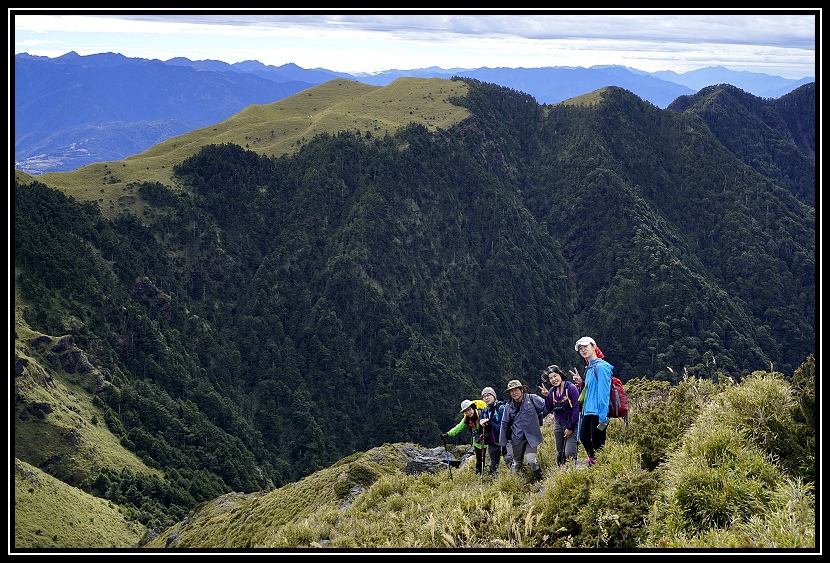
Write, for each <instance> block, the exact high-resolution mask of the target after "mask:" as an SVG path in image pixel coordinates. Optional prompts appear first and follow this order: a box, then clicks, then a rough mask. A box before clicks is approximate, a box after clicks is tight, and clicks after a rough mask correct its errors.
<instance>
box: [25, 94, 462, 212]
mask: <svg viewBox="0 0 830 563" xmlns="http://www.w3.org/2000/svg"><path fill="white" fill-rule="evenodd" d="M465 88H466V87H465V85H464V84H463V83H462V82H452V81H449V80H443V79H438V78H435V79H408V78H400V79H398V80H396V81H394V82H393V83H391V84H389V85H388V86H385V87H378V86H368V85H366V84H361V83H359V82H354V81H351V80H345V79H335V80H332V81H330V82H327V83H325V84H321V85H319V86H315V87H313V88H309V89H308V90H306V91H303V92H301V93H299V94H295V95H293V96H290V97H288V98H285V99H283V100H280V101H278V102H273V103H271V104H264V105H253V106H249V107H247V108H245V109H244V110H242V111H240V112H239V113H237V114H236V115H234V116H232V117H230V118H228V119H226V120H225V121H222V122H220V123H217V124H216V125H212V126H208V127H203V128H200V129H197V130H195V131H191V132H189V133H185V134H182V135H178V136H176V137H173V138H171V139H168V140H166V141H163V142H161V143H159V144H157V145H154V146H153V147H151V148H149V149H147V150H146V151H144V152H142V153H140V154H137V155H134V156H130V157H128V158H125V159H124V160H120V161H115V162H101V163H94V164H89V165H87V166H83V167H81V168H79V169H77V170H73V171H70V172H50V173H46V174H42V175H40V176H37V180H38V181H40V182H43V183H46V184H49V185H52V186H55V187H57V188H58V189H61V190H63V191H65V192H66V193H67V194H68V195H71V196H73V197H75V198H76V199H80V200H85V201H98V202H99V204H100V206H101V209H102V211H103V212H104V213H105V214H106V215H107V216H109V217H112V216H113V215H114V214H117V213H118V212H120V211H121V210H124V209H129V208H130V207H131V203H133V202H134V199H133V198H132V197H131V196H128V195H127V196H125V195H124V194H125V193H128V194H129V192H130V188H129V186H130V185H131V184H134V183H141V182H161V183H163V184H171V183H172V184H173V185H175V184H176V180H175V179H174V178H173V174H172V169H173V166H174V165H175V164H176V163H177V162H179V161H181V160H183V159H184V158H186V157H188V156H191V155H193V154H195V153H196V152H197V151H198V150H199V149H200V148H202V147H204V146H205V145H208V144H212V143H233V144H236V145H239V146H242V147H246V148H249V149H250V150H253V151H255V152H257V153H259V154H265V155H275V156H279V155H281V154H284V153H287V154H292V153H294V152H295V151H296V150H297V149H298V148H299V147H300V146H301V145H302V144H303V143H305V142H307V141H308V140H310V139H311V138H312V137H313V136H314V135H316V134H318V133H321V132H329V133H332V134H334V133H337V132H338V131H345V130H359V131H361V132H363V133H364V134H371V135H375V136H382V135H384V134H387V133H390V132H392V131H394V130H395V129H397V128H399V127H401V126H402V125H406V124H407V123H410V122H415V123H422V124H423V125H424V126H426V127H427V128H429V129H430V130H434V129H436V128H438V127H449V126H451V125H453V124H454V123H457V122H459V121H461V120H462V119H464V117H466V115H467V113H466V112H465V111H464V110H463V109H462V108H460V107H458V106H454V105H451V104H449V103H447V99H448V98H450V97H453V96H463V95H464V92H465ZM131 211H132V212H134V213H136V214H138V215H139V216H140V215H141V211H142V210H141V209H140V208H139V209H132V210H131Z"/></svg>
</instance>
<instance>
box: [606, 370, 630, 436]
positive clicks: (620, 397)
mask: <svg viewBox="0 0 830 563" xmlns="http://www.w3.org/2000/svg"><path fill="white" fill-rule="evenodd" d="M608 416H609V418H624V419H625V427H626V428H628V395H626V394H625V388H624V387H623V383H622V381H620V379H619V378H618V377H615V376H613V375H612V376H611V400H610V401H608Z"/></svg>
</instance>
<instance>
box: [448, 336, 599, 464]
mask: <svg viewBox="0 0 830 563" xmlns="http://www.w3.org/2000/svg"><path fill="white" fill-rule="evenodd" d="M574 350H575V351H576V352H578V353H579V355H580V356H582V358H583V360H584V362H585V376H584V377H583V376H582V375H580V373H579V371H578V370H577V369H572V370H570V372H565V370H563V369H562V368H560V367H559V366H558V365H555V364H554V365H550V366H548V367H546V368H545V369H544V370H542V384H541V385H539V387H538V389H539V393H538V394H536V393H528V392H527V389H528V387H527V385H523V384H522V382H521V381H520V380H518V379H513V380H511V381H509V382H508V383H507V388H506V389H505V390H504V394H505V395H509V397H510V398H509V399H506V400H504V401H502V400H500V399H499V398H498V396H497V395H496V391H495V389H494V388H493V387H485V388H484V389H482V390H481V399H476V400H469V399H465V400H464V401H462V402H461V414H463V415H464V416H463V418H462V419H461V421H460V422H459V423H458V424H456V425H455V426H454V427H453V428H451V429H450V430H449V431H447V432H446V433H442V434H441V435H440V438H441V439H443V440H444V445H445V447H446V439H447V437H448V436H449V437H452V436H456V435H458V434H459V433H460V432H462V431H464V430H465V429H466V430H469V431H470V432H471V433H472V435H473V437H472V445H473V449H474V451H475V456H476V474H482V475H483V473H484V467H485V463H486V461H487V460H485V455H487V454H489V474H490V475H491V476H495V475H496V474H497V473H498V468H499V463H500V461H501V459H504V463H505V465H507V467H508V468H510V469H511V470H512V471H514V472H516V473H518V472H520V471H521V470H522V467H523V466H524V464H525V463H527V466H528V467H529V468H530V471H531V473H532V475H533V478H534V479H535V480H537V481H538V480H540V479H541V478H542V466H541V464H540V463H539V459H538V457H537V455H536V454H537V451H538V448H539V446H540V444H541V443H542V426H541V420H542V419H543V418H544V417H546V416H548V415H549V414H553V436H554V439H555V441H556V452H557V457H556V459H557V464H558V465H563V464H565V463H567V462H568V460H573V461H576V458H577V451H578V443H577V441H579V442H582V444H583V446H584V447H585V452H586V454H587V456H588V460H587V463H588V465H589V466H590V465H593V464H594V463H595V456H596V453H597V451H598V450H600V449H601V448H602V446H603V445H605V430H606V428H607V426H608V411H609V396H610V391H611V374H612V371H613V369H614V366H612V365H611V364H610V363H608V362H607V361H606V360H605V359H604V357H605V356H604V355H603V353H602V350H600V349H599V347H598V346H597V343H596V342H595V341H594V339H593V338H591V337H590V336H583V337H582V338H580V339H579V340H577V341H576V343H575V344H574ZM568 375H570V376H571V378H572V379H573V381H571V380H570V379H569V378H568ZM546 383H547V384H549V385H550V387H548V386H547V385H546ZM485 452H487V454H485ZM448 463H449V462H448Z"/></svg>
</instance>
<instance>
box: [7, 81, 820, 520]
mask: <svg viewBox="0 0 830 563" xmlns="http://www.w3.org/2000/svg"><path fill="white" fill-rule="evenodd" d="M439 82H440V85H445V84H447V82H446V81H439ZM414 84H415V85H417V84H420V83H419V82H418V81H416V82H415V83H414ZM451 84H453V85H454V84H456V83H455V82H452V83H451ZM464 84H465V87H466V88H467V92H466V95H465V96H458V97H456V96H455V95H452V96H449V95H448V96H447V101H448V102H447V104H446V105H452V104H460V105H459V106H458V107H459V108H460V113H459V115H461V114H463V115H467V116H468V117H466V118H464V119H462V120H460V121H458V123H457V125H449V126H448V127H447V128H446V129H445V128H443V127H436V128H434V129H430V128H429V127H428V126H427V125H426V124H425V123H409V124H404V125H403V126H401V127H399V128H397V129H395V130H394V131H391V132H390V133H389V134H388V135H387V134H384V135H382V136H381V135H374V134H372V135H367V134H366V131H363V130H360V131H357V130H356V129H355V130H351V129H347V130H344V131H338V132H335V133H330V132H321V133H319V134H316V135H315V136H314V137H312V138H310V139H306V141H303V140H302V137H300V138H299V141H300V144H299V145H297V148H296V150H295V151H293V152H290V153H284V154H282V155H279V156H271V155H270V154H269V153H268V152H265V153H260V152H258V151H254V150H250V147H249V149H246V148H245V147H244V146H243V145H238V144H235V143H221V144H216V143H210V142H209V140H210V138H209V137H204V136H203V137H198V138H197V139H199V140H198V141H194V143H192V144H185V143H184V142H182V145H181V146H182V147H183V149H182V150H183V152H182V155H183V156H184V155H187V156H184V158H182V159H181V160H178V161H177V160H176V159H175V158H173V157H172V156H170V157H165V156H162V155H155V156H154V158H156V159H157V160H155V161H154V162H155V164H154V166H155V165H156V164H158V162H161V160H160V159H163V158H169V160H166V161H164V162H166V164H164V166H165V168H164V169H162V168H161V167H160V166H159V167H156V168H155V170H163V171H164V173H169V174H170V175H171V176H172V177H173V178H174V181H171V182H155V183H153V182H144V183H141V182H139V181H138V180H136V181H135V182H130V183H129V184H128V185H127V186H119V183H120V182H121V179H118V181H116V182H112V183H107V182H104V183H102V182H101V180H98V184H97V185H95V184H94V181H93V183H90V184H88V185H87V184H85V183H84V180H83V179H81V180H78V178H79V177H74V180H73V181H69V179H68V178H69V176H68V175H67V176H64V175H61V176H55V178H56V179H58V180H59V181H56V182H55V187H57V188H59V190H60V191H58V190H55V189H52V188H50V187H48V186H46V185H43V184H41V183H40V182H38V181H35V182H29V181H26V179H25V177H24V176H21V179H23V180H24V181H23V182H18V184H17V185H16V186H15V266H16V269H17V270H16V271H17V272H18V273H19V277H17V278H16V280H15V287H16V290H17V289H19V290H20V300H19V301H17V300H16V304H19V305H20V307H21V309H20V312H21V315H22V316H21V320H22V321H24V322H25V323H26V324H27V325H29V326H31V327H32V328H33V330H36V331H37V332H39V333H42V334H57V335H71V337H72V338H73V339H74V341H75V342H76V344H77V347H78V348H79V349H81V350H84V351H85V352H86V353H87V355H90V354H91V355H93V356H95V357H96V358H97V360H96V361H98V362H99V363H100V365H101V368H102V369H101V372H102V373H103V374H104V379H105V380H106V381H108V382H110V383H111V384H112V387H113V388H115V389H117V390H118V393H110V392H104V393H99V394H98V395H97V398H98V399H99V400H100V404H99V405H97V408H99V409H101V410H100V412H101V413H104V414H100V415H99V417H104V416H105V415H106V416H105V418H104V420H105V421H106V423H107V427H108V428H109V430H110V432H112V433H113V434H114V435H116V436H118V438H119V441H120V442H121V443H122V444H123V445H124V447H126V448H127V449H128V450H130V451H132V452H135V453H136V455H138V456H139V457H140V458H141V459H142V460H145V462H146V463H147V464H148V466H154V467H155V466H157V467H158V468H159V469H160V470H161V471H163V472H164V474H165V479H164V481H163V482H162V483H160V484H158V485H157V484H153V485H152V486H151V487H148V486H147V483H149V482H150V481H147V479H146V478H145V477H144V476H138V475H134V476H132V477H131V479H132V480H133V484H134V485H135V491H136V492H138V493H139V494H138V495H136V494H133V496H132V497H130V496H128V495H126V494H125V493H126V492H127V491H128V490H129V483H130V482H129V479H128V480H127V482H125V483H124V484H125V485H128V486H126V487H123V488H122V490H117V489H115V488H114V487H113V488H111V485H113V483H114V480H115V475H113V474H112V473H111V472H109V471H103V470H102V471H101V474H100V475H99V477H100V480H98V478H96V480H98V485H100V487H98V488H99V493H97V494H111V495H112V496H111V497H108V498H112V499H113V500H114V501H117V502H118V504H122V503H123V504H126V505H129V504H132V507H133V508H132V510H136V511H137V512H136V514H137V515H138V517H139V518H140V519H141V521H142V522H148V523H151V526H149V527H152V528H154V529H157V528H158V527H165V526H168V525H169V524H170V521H171V518H172V519H175V518H177V517H178V515H179V514H180V513H181V510H182V509H184V508H185V507H187V508H189V507H192V506H194V505H195V504H196V503H198V502H204V501H207V500H209V499H215V498H217V497H219V496H220V495H222V494H224V493H226V492H229V491H242V492H245V493H250V492H255V491H265V490H268V489H269V488H270V487H271V486H276V487H280V486H282V485H284V484H285V483H288V482H291V481H295V480H297V479H300V478H302V477H303V476H306V475H310V474H312V473H313V472H315V471H317V470H319V469H321V468H323V467H326V466H328V465H331V464H333V463H335V462H336V461H337V460H340V459H343V458H344V457H348V456H349V455H350V454H352V453H354V452H358V451H367V450H369V449H371V448H372V447H375V446H377V445H379V444H382V443H397V442H402V443H404V442H412V443H422V444H424V445H430V444H431V443H434V440H435V438H434V437H435V436H436V435H437V433H438V432H439V431H440V430H441V429H446V428H447V427H448V425H449V424H454V423H455V422H456V421H457V403H458V401H460V399H461V398H462V397H465V396H474V394H475V393H478V392H479V390H480V389H481V387H482V386H484V385H491V386H495V387H496V388H499V387H498V386H499V385H504V384H505V383H506V381H507V380H509V379H512V378H514V377H519V378H521V379H522V380H523V381H524V380H527V383H529V384H531V386H533V385H534V384H535V380H536V379H537V376H536V374H537V373H538V370H540V369H541V368H543V367H544V366H545V365H548V364H549V363H550V362H551V361H554V362H560V363H562V364H564V365H567V364H568V363H569V362H571V361H574V360H572V359H571V358H573V356H572V354H573V352H572V350H573V344H572V343H573V340H574V338H578V337H579V336H581V335H582V334H585V333H588V334H591V335H593V336H594V337H595V338H597V340H598V342H600V344H601V346H602V347H603V349H604V350H605V352H606V354H609V355H610V358H611V359H612V363H614V364H615V365H616V366H617V368H618V372H617V373H619V375H620V376H621V377H622V378H623V379H624V380H625V381H627V380H630V379H633V378H638V377H642V378H645V379H653V380H665V381H669V382H674V383H677V382H679V379H680V375H679V374H680V373H683V372H685V371H686V370H688V372H689V373H690V374H692V375H694V376H695V377H701V378H704V379H707V380H708V379H711V380H713V381H714V380H716V379H717V378H719V377H732V378H735V379H736V380H739V379H742V378H744V377H746V376H748V375H749V374H750V373H752V372H753V370H754V369H760V368H764V369H765V368H766V367H767V366H769V365H770V362H774V364H775V366H776V368H779V366H785V367H781V368H780V369H790V368H791V367H792V369H795V367H794V366H798V365H800V362H801V361H803V358H804V357H806V356H807V355H808V354H809V353H810V352H811V350H813V349H814V347H815V342H814V339H815V337H814V336H813V335H814V334H815V329H814V327H815V321H814V319H815V313H814V304H812V305H811V299H812V296H813V294H814V286H815V277H814V270H813V269H812V268H811V267H810V266H811V264H813V265H814V253H815V247H814V233H815V230H814V229H815V227H814V216H813V215H811V210H812V208H810V207H809V206H806V205H805V204H803V203H800V202H799V201H798V200H797V199H796V198H795V197H793V196H792V194H790V193H789V192H788V191H787V190H784V189H783V188H781V187H780V186H777V185H776V184H774V183H773V182H771V181H770V180H769V179H766V178H764V177H763V176H762V175H760V174H759V173H758V172H757V171H755V170H752V169H751V168H750V167H748V166H745V165H744V164H743V163H742V162H741V161H740V159H738V158H736V156H735V155H734V154H732V153H731V152H730V151H728V150H726V149H725V148H724V147H723V145H722V144H721V143H720V142H719V141H718V139H717V138H716V137H715V136H714V135H713V134H712V133H711V131H710V130H709V129H708V127H707V126H706V124H705V123H703V122H702V121H701V120H700V119H698V118H697V117H695V116H694V115H691V114H683V113H677V112H667V111H663V110H658V109H657V108H653V107H652V106H650V105H648V104H645V103H643V102H642V100H639V99H638V98H637V97H636V96H633V95H631V94H630V93H627V92H625V91H622V90H619V89H606V90H604V91H602V92H598V93H597V95H596V96H595V97H594V102H593V103H590V104H561V105H557V106H553V107H542V106H539V105H538V104H536V103H535V102H533V100H532V99H531V98H530V97H529V96H527V95H524V94H521V93H519V92H514V91H510V90H507V89H503V88H499V87H495V86H493V85H487V84H481V83H477V82H474V81H473V82H467V83H464ZM404 85H405V84H404ZM327 86H328V87H330V88H331V90H327V91H332V90H333V91H337V90H338V88H342V86H338V85H337V84H331V83H330V84H328V85H327ZM356 88H360V87H359V86H356ZM407 91H408V92H417V94H415V98H417V97H418V95H421V96H426V95H427V94H428V93H429V92H431V91H432V86H430V89H428V90H418V89H417V88H410V89H409V90H407ZM367 92H368V94H378V95H379V96H380V98H378V99H375V101H378V102H379V103H380V104H383V103H384V99H385V94H388V92H386V91H385V89H377V90H371V91H368V90H367ZM382 94H383V95H382ZM300 96H301V97H302V94H300ZM306 97H308V96H306ZM311 98H312V101H309V100H303V103H300V102H299V101H297V107H296V109H297V111H308V110H310V109H311V108H313V107H315V106H308V105H304V104H306V103H313V98H314V96H311ZM332 99H333V100H334V99H336V98H332ZM399 99H401V100H405V99H406V98H405V97H404V96H401V98H399ZM365 100H366V97H365V96H364V95H358V96H357V97H353V98H350V100H349V101H348V103H351V102H352V101H354V102H356V103H357V104H358V105H353V106H349V107H353V108H357V107H359V104H360V103H365ZM430 103H431V102H430ZM406 104H407V105H404V104H403V103H402V104H400V105H401V106H402V108H403V110H404V115H407V113H406V112H408V111H415V109H412V108H416V106H414V105H412V101H409V102H406ZM330 105H331V106H336V104H334V103H332V104H330ZM327 107H328V106H327ZM453 107H456V106H453ZM256 109H258V108H253V109H252V111H251V114H252V115H253V114H256V111H254V110H256ZM265 109H266V110H268V109H273V108H265ZM318 109H319V108H318ZM341 109H342V108H341ZM399 109H400V108H398V109H397V110H396V112H397V113H396V114H395V115H398V116H399V117H400V115H401V113H400V111H399ZM347 111H351V110H347ZM364 111H369V110H368V109H366V110H364ZM243 113H244V112H243ZM266 113H267V111H266ZM324 113H325V112H324ZM299 115H302V114H301V113H300V114H299ZM309 115H310V114H309ZM315 115H319V113H318V114H315ZM370 115H371V114H370ZM423 115H425V116H427V115H437V114H435V113H426V112H425V113H424V114H423ZM346 117H348V115H347V116H346ZM367 119H368V117H367ZM404 119H405V117H404ZM266 126H267V125H266ZM250 130H251V126H250V125H247V126H245V127H243V128H242V129H241V132H240V133H238V137H234V138H243V139H244V138H245V133H247V132H249V131H250ZM249 140H250V139H249ZM171 141H173V140H171ZM199 143H202V144H201V145H199V146H198V147H196V145H198V144H199ZM191 147H192V148H193V152H191ZM167 148H168V150H173V151H175V150H177V149H178V148H179V147H174V146H172V145H170V146H169V147H167ZM196 148H198V149H199V150H196ZM149 162H150V161H147V164H145V168H144V170H145V171H147V170H148V168H147V165H148V164H149ZM167 167H169V168H167ZM136 170H138V171H140V170H141V168H140V167H137V168H136ZM724 170H728V171H730V172H731V173H732V174H733V175H731V176H730V177H729V181H728V182H724V175H723V171H724ZM76 172H77V171H76ZM105 177H106V176H105ZM81 178H82V177H81ZM38 179H42V177H40V178H38ZM93 185H95V186H96V187H92V186H93ZM124 188H126V189H124ZM95 189H98V190H99V192H98V194H96V193H95ZM100 190H104V192H101V191H100ZM105 192H106V193H107V194H109V195H108V197H111V198H113V199H112V200H111V201H112V204H110V205H111V206H109V205H106V204H105V205H101V203H102V201H104V200H103V198H102V200H101V201H99V200H98V199H97V198H98V197H100V196H99V194H103V193H105ZM64 193H66V194H69V195H72V196H73V197H72V198H67V197H66V196H65V195H64ZM75 194H79V195H80V196H81V197H78V196H77V195H75ZM116 196H117V198H116ZM712 202H716V203H715V204H714V205H713V204H712ZM116 205H118V206H119V207H118V209H116ZM99 207H100V208H102V209H103V210H105V211H106V212H107V214H108V215H109V216H110V217H111V218H110V219H106V218H104V217H100V216H99V215H98V209H99ZM119 211H120V212H119ZM134 213H137V215H135V214H134ZM813 214H814V212H813ZM137 217H140V219H141V220H140V221H139V220H138V219H137ZM805 217H806V220H805ZM771 241H774V243H772V242H771ZM811 260H812V262H811ZM783 287H786V288H787V289H788V291H787V292H783V291H782V288H783ZM24 304H25V306H24ZM811 306H812V307H813V309H812V310H811ZM22 335H23V332H22V331H21V332H20V335H19V336H22ZM29 340H31V338H29ZM502 389H503V387H502ZM448 395H452V396H458V397H459V398H458V400H456V399H448ZM333 397H334V400H333V399H332V398H333ZM34 402H35V401H26V400H23V401H21V402H20V403H19V404H18V405H17V407H16V412H22V411H24V410H26V409H28V408H29V407H30V406H31V405H32V404H33V403H34ZM107 413H110V415H107ZM111 413H117V414H116V416H114V417H113V416H111ZM47 416H48V415H47ZM69 461H70V460H69V459H68V458H67V460H66V463H68V462H69ZM122 481H123V479H122ZM84 486H86V487H87V488H91V485H90V484H86V485H84ZM153 487H159V488H160V489H161V490H162V491H163V493H162V494H158V495H156V498H158V499H159V501H158V504H157V505H153V504H152V503H151V502H149V500H148V498H152V497H146V496H142V494H143V493H145V492H146V491H149V490H150V489H152V488H153ZM145 509H146V510H147V511H148V512H150V513H151V514H152V516H151V517H148V516H146V515H143V514H141V512H143V511H144V510H145Z"/></svg>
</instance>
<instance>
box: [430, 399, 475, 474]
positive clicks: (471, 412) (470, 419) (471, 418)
mask: <svg viewBox="0 0 830 563" xmlns="http://www.w3.org/2000/svg"><path fill="white" fill-rule="evenodd" d="M485 406H486V404H485V403H484V401H482V400H481V399H478V400H476V401H475V402H473V401H470V400H468V399H464V400H463V401H461V413H462V414H463V415H464V418H462V419H461V421H460V422H459V423H458V424H456V425H455V426H453V427H452V428H451V429H450V430H449V432H446V433H444V434H441V438H442V439H444V440H446V439H447V436H455V435H456V434H458V433H459V432H461V431H462V430H464V429H465V428H467V429H468V430H470V432H472V433H473V450H474V451H475V454H476V475H478V474H479V473H481V471H482V469H484V451H482V449H481V411H482V410H483V409H484V407H485Z"/></svg>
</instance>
